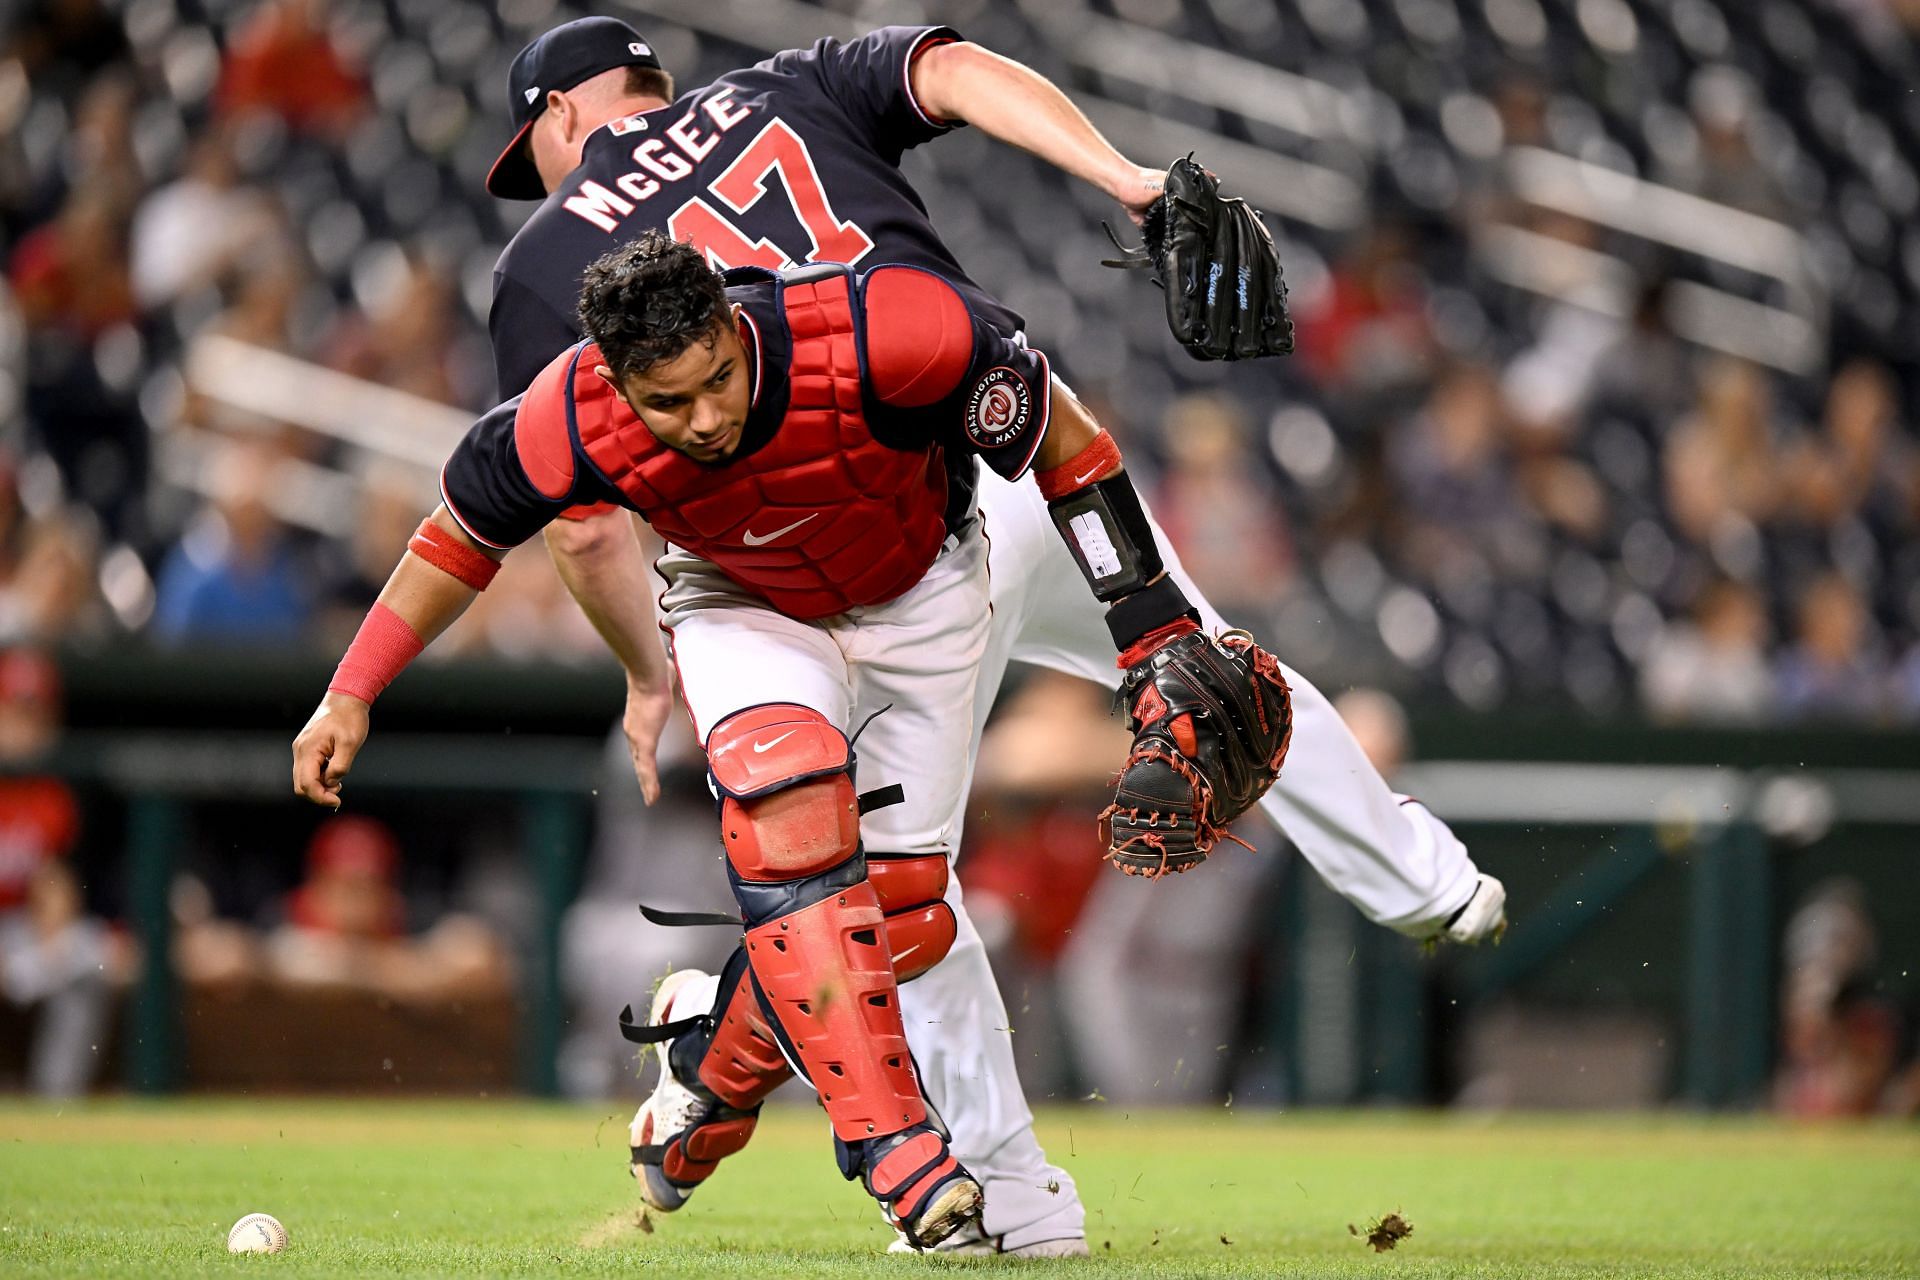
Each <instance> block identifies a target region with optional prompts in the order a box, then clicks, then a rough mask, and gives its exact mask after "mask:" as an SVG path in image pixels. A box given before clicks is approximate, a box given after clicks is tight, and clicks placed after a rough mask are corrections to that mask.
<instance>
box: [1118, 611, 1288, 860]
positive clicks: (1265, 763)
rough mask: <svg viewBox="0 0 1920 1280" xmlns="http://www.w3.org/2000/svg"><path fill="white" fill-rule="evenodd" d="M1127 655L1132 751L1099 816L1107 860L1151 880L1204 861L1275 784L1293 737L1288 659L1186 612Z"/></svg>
mask: <svg viewBox="0 0 1920 1280" xmlns="http://www.w3.org/2000/svg"><path fill="white" fill-rule="evenodd" d="M1120 664H1121V666H1122V667H1123V668H1124V669H1125V671H1126V675H1125V676H1124V677H1122V679H1121V685H1120V698H1121V702H1122V705H1124V706H1125V707H1126V709H1127V721H1128V724H1129V726H1130V727H1131V728H1132V729H1133V750H1132V751H1131V752H1130V753H1129V754H1128V756H1127V763H1126V765H1125V767H1124V768H1123V769H1122V770H1121V772H1120V779H1119V785H1118V787H1117V789H1116V791H1115V794H1114V800H1113V804H1111V805H1110V806H1108V808H1107V810H1106V812H1104V813H1102V814H1101V815H1100V819H1101V824H1102V826H1103V828H1104V832H1105V834H1106V837H1107V858H1108V860H1109V861H1111V862H1112V863H1113V864H1114V865H1115V866H1116V867H1118V868H1120V870H1122V871H1124V872H1125V873H1126V874H1128V875H1130V876H1145V877H1147V878H1149V879H1154V878H1157V877H1159V876H1163V875H1166V874H1168V873H1170V872H1181V871H1185V870H1187V869H1188V868H1190V867H1197V866H1199V865H1200V864H1201V863H1202V862H1205V861H1206V860H1207V855H1208V854H1210V853H1212V852H1213V847H1214V846H1215V845H1216V844H1218V843H1219V842H1220V840H1221V839H1222V838H1223V837H1224V838H1226V839H1229V840H1232V839H1234V838H1235V837H1233V836H1232V835H1230V834H1229V833H1227V832H1226V831H1225V830H1224V828H1225V826H1226V824H1227V823H1229V822H1232V821H1233V820H1234V819H1235V818H1237V817H1239V816H1240V815H1241V814H1243V813H1245V812H1246V811H1247V810H1248V809H1250V808H1252V807H1253V806H1254V804H1255V803H1257V802H1258V801H1259V799H1260V797H1261V796H1263V795H1265V794H1266V793H1267V788H1269V787H1271V786H1272V785H1273V780H1274V779H1275V778H1276V777H1278V776H1279V774H1280V765H1281V763H1282V762H1283V761H1284V760H1285V759H1286V756H1287V745H1288V743H1289V741H1290V740H1291V739H1292V737H1293V702H1292V699H1291V697H1290V695H1289V693H1288V690H1287V682H1286V679H1285V678H1284V677H1283V676H1282V675H1281V674H1280V664H1279V662H1278V661H1277V660H1276V659H1275V658H1274V656H1273V655H1272V654H1270V653H1268V652H1267V651H1266V650H1264V649H1262V648H1261V647H1260V646H1259V645H1257V644H1255V643H1254V641H1253V637H1252V636H1250V635H1248V634H1247V633H1246V632H1244V631H1228V632H1226V633H1224V634H1222V635H1220V636H1209V635H1207V634H1206V633H1205V632H1203V631H1201V630H1199V629H1198V627H1196V626H1195V625H1194V624H1193V623H1192V621H1191V620H1187V619H1183V620H1182V621H1180V622H1177V623H1174V624H1172V625H1170V626H1168V627H1165V628H1162V629H1161V630H1159V631H1156V632H1154V633H1151V634H1149V635H1147V636H1145V637H1142V638H1141V639H1140V640H1139V641H1137V642H1136V643H1135V644H1134V645H1133V646H1131V647H1130V648H1129V649H1128V650H1127V652H1125V653H1123V654H1121V656H1120Z"/></svg>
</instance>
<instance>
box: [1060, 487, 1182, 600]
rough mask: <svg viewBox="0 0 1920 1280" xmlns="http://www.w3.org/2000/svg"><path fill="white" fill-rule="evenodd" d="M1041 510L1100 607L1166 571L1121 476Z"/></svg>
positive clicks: (1142, 513)
mask: <svg viewBox="0 0 1920 1280" xmlns="http://www.w3.org/2000/svg"><path fill="white" fill-rule="evenodd" d="M1047 510H1048V511H1050V512H1052V513H1053V524H1054V527H1055V528H1057V529H1058V530H1060V536H1061V537H1062V538H1065V539H1066V540H1067V549H1068V550H1069V551H1071V552H1073V561H1074V563H1075V564H1077V565H1079V566H1080V572H1081V573H1082V574H1084V575H1085V576H1086V579H1087V582H1088V583H1089V584H1090V585H1091V586H1092V587H1093V595H1094V599H1096V600H1099V601H1100V602H1101V603H1102V604H1111V603H1112V602H1113V601H1115V600H1118V599H1120V598H1121V597H1122V596H1129V595H1132V594H1133V593H1134V592H1136V591H1138V590H1140V589H1141V588H1142V587H1144V586H1146V585H1147V584H1148V583H1149V582H1152V581H1153V580H1154V579H1155V578H1157V577H1159V576H1160V573H1161V571H1162V570H1163V569H1164V568H1165V567H1166V566H1165V565H1164V564H1162V563H1161V560H1160V548H1159V547H1158V546H1156V545H1155V543H1154V541H1153V528H1152V526H1150V525H1149V524H1148V523H1147V513H1146V512H1145V511H1144V510H1142V509H1141V507H1140V495H1139V494H1137V493H1135V492H1134V491H1133V481H1132V480H1129V479H1128V478H1127V473H1126V472H1125V471H1122V472H1120V473H1119V474H1118V475H1112V476H1108V477H1107V478H1106V479H1105V480H1097V481H1095V482H1094V483H1092V484H1090V485H1087V486H1086V487H1085V488H1083V489H1076V490H1074V491H1073V492H1072V493H1069V494H1067V495H1066V496H1065V497H1062V498H1055V499H1054V500H1053V501H1051V502H1049V503H1047Z"/></svg>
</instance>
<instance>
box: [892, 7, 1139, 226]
mask: <svg viewBox="0 0 1920 1280" xmlns="http://www.w3.org/2000/svg"><path fill="white" fill-rule="evenodd" d="M911 75H912V83H913V96H914V98H915V99H916V100H917V101H918V102H919V103H920V105H921V106H922V107H924V108H925V109H926V110H927V111H928V112H929V113H930V114H932V115H935V116H938V117H940V118H941V119H943V120H964V121H966V122H967V123H968V124H970V125H972V126H973V127H974V128H976V129H978V130H980V131H981V132H982V133H985V134H987V135H989V136H990V137H994V138H998V139H999V140H1000V141H1002V142H1005V143H1009V144H1011V145H1013V146H1016V147H1019V148H1020V149H1021V150H1023V151H1030V152H1032V153H1033V154H1034V155H1036V156H1039V157H1040V158H1041V159H1042V160H1045V161H1046V162H1047V163H1048V164H1051V165H1053V166H1054V167H1055V168H1057V169H1061V170H1063V171H1065V172H1067V173H1070V174H1072V175H1073V176H1074V177H1076V178H1079V179H1081V180H1082V181H1084V182H1088V183H1091V184H1092V185H1094V186H1095V187H1098V188H1099V189H1100V190H1102V191H1104V192H1106V193H1107V194H1108V195H1110V196H1112V197H1113V198H1114V199H1115V200H1118V201H1119V202H1120V203H1121V204H1122V205H1124V206H1126V209H1127V213H1128V215H1129V216H1131V217H1132V218H1133V220H1134V221H1135V222H1138V221H1140V219H1141V218H1142V217H1143V216H1144V215H1145V214H1146V209H1147V206H1148V205H1150V204H1152V203H1153V202H1154V200H1155V199H1156V198H1157V197H1158V196H1159V195H1160V190H1161V187H1162V186H1163V185H1164V184H1165V182H1166V176H1167V175H1166V171H1165V170H1164V169H1147V168H1143V167H1142V166H1140V165H1137V164H1135V163H1133V161H1131V160H1129V159H1127V158H1126V157H1125V156H1123V155H1121V154H1120V152H1119V151H1118V150H1116V149H1115V148H1114V145H1113V144H1112V143H1110V142H1108V141H1107V140H1106V138H1105V137H1103V136H1102V135H1101V133H1100V131H1099V130H1098V129H1096V128H1094V127H1093V122H1092V121H1090V120H1088V119H1087V117H1086V116H1085V114H1083V113H1082V112H1081V110H1080V108H1078V107H1076V106H1074V105H1073V103H1072V102H1071V101H1070V100H1068V98H1067V95H1066V94H1064V93H1062V92H1061V91H1060V89H1059V87H1058V86H1057V85H1055V84H1054V83H1053V82H1052V81H1051V80H1049V79H1047V78H1046V77H1045V76H1043V75H1041V74H1040V73H1039V72H1037V71H1035V70H1034V69H1033V68H1031V67H1028V66H1023V65H1022V64H1020V63H1018V62H1015V61H1013V59H1011V58H1003V57H1001V56H1000V55H999V54H997V53H994V52H992V51H991V50H988V49H983V48H981V47H980V46H979V45H977V44H973V43H971V42H968V41H964V40H963V41H956V42H954V43H952V44H941V45H934V46H933V47H932V48H929V49H928V50H926V52H924V53H922V54H921V55H920V56H919V57H917V58H915V59H914V61H913V69H912V72H911Z"/></svg>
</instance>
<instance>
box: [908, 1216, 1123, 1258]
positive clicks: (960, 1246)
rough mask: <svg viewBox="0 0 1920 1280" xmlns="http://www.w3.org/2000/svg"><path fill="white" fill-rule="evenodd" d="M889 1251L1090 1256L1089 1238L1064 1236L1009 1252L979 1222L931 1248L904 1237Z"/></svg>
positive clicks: (954, 1255)
mask: <svg viewBox="0 0 1920 1280" xmlns="http://www.w3.org/2000/svg"><path fill="white" fill-rule="evenodd" d="M887 1252H888V1253H938V1254H943V1255H945V1256H947V1257H952V1258H988V1257H1003V1258H1084V1257H1086V1256H1087V1239H1086V1237H1085V1236H1062V1237H1061V1238H1060V1239H1058V1240H1034V1241H1030V1242H1028V1243H1027V1244H1023V1245H1020V1246H1018V1247H1017V1248H1013V1249H1009V1248H1007V1247H1006V1245H1005V1242H1004V1241H1003V1240H1002V1238H1001V1237H999V1236H990V1235H988V1234H986V1232H984V1231H982V1230H981V1229H980V1224H979V1223H978V1222H970V1223H968V1224H967V1225H966V1226H964V1227H962V1228H961V1229H960V1230H958V1231H956V1232H954V1233H953V1234H952V1235H950V1236H948V1237H947V1239H946V1241H945V1242H944V1243H942V1244H939V1245H936V1246H934V1247H933V1248H931V1249H916V1248H914V1247H913V1246H912V1245H911V1244H909V1243H907V1238H906V1237H905V1236H898V1237H896V1238H895V1239H894V1242H893V1243H892V1244H890V1245H888V1246H887Z"/></svg>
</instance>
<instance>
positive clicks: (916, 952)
mask: <svg viewBox="0 0 1920 1280" xmlns="http://www.w3.org/2000/svg"><path fill="white" fill-rule="evenodd" d="M947 875H948V872H947V856H946V855H945V854H944V853H928V854H920V855H917V856H914V855H906V854H890V853H889V854H882V853H869V854H868V855H867V878H868V879H869V880H871V881H872V882H873V891H874V895H875V896H876V897H877V898H878V899H879V902H880V910H881V911H882V912H884V913H885V915H886V920H887V950H888V952H889V953H890V954H891V956H892V958H893V974H894V978H895V980H896V981H899V982H909V981H911V980H913V979H914V978H917V977H919V976H920V975H921V974H923V973H925V972H926V971H927V970H929V969H931V968H933V966H935V965H936V964H939V963H940V962H941V961H942V960H944V959H946V958H947V952H949V951H951V950H952V949H953V940H954V936H955V934H956V933H957V932H958V930H959V923H958V922H957V921H956V920H955V919H954V917H953V908H952V907H950V906H948V905H947V904H946V901H945V896H946V892H947Z"/></svg>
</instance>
